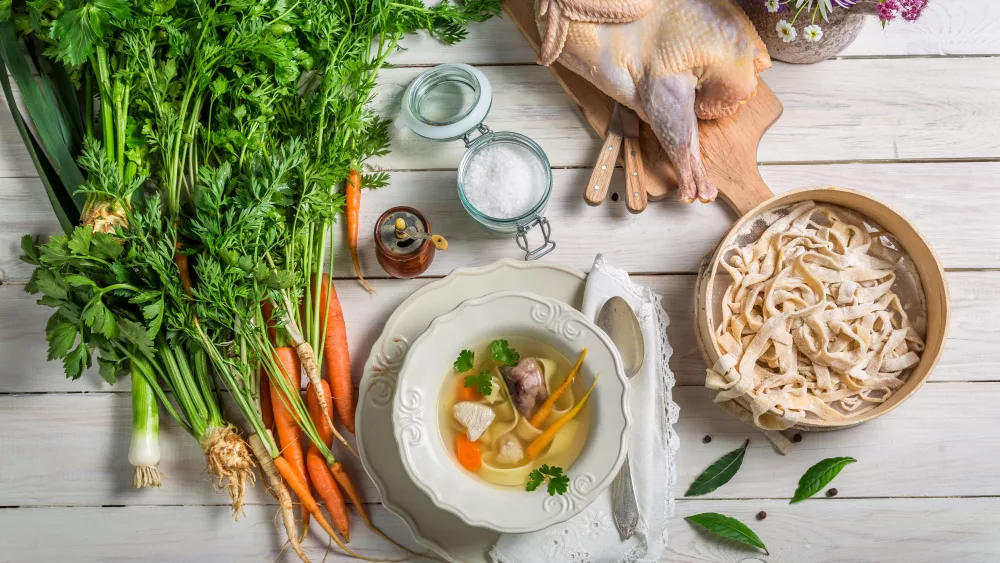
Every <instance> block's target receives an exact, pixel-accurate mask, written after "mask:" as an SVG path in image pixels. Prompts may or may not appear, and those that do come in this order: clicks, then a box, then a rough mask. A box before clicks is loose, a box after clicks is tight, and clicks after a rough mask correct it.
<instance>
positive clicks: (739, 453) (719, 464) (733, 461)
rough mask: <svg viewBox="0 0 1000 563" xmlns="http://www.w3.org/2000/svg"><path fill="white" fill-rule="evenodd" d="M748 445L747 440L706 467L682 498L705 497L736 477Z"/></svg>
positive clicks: (748, 441)
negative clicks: (741, 445)
mask: <svg viewBox="0 0 1000 563" xmlns="http://www.w3.org/2000/svg"><path fill="white" fill-rule="evenodd" d="M749 445H750V440H747V441H746V442H745V443H744V444H743V447H740V448H736V449H735V450H733V451H731V452H729V453H728V454H726V455H724V456H722V457H720V458H719V459H718V460H716V461H715V463H713V464H712V465H710V466H708V469H706V470H705V471H703V472H702V473H701V475H699V476H698V477H697V478H696V479H695V480H694V482H693V483H691V486H690V487H688V490H687V492H686V493H684V496H686V497H696V496H699V495H707V494H708V493H710V492H712V491H714V490H715V489H718V488H719V487H721V486H723V485H725V484H726V483H728V482H729V480H730V479H732V478H733V476H734V475H736V472H737V471H739V470H740V466H742V465H743V456H744V455H745V454H746V453H747V446H749Z"/></svg>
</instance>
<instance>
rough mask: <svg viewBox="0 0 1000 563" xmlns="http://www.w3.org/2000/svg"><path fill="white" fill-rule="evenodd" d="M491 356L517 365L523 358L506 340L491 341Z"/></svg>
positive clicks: (501, 361) (505, 363) (506, 363)
mask: <svg viewBox="0 0 1000 563" xmlns="http://www.w3.org/2000/svg"><path fill="white" fill-rule="evenodd" d="M490 357H491V358H493V359H494V360H496V361H498V362H500V363H501V364H504V365H508V366H516V365H517V362H518V360H520V359H521V355H520V354H518V353H517V350H515V349H513V348H511V347H510V345H509V344H508V343H507V341H506V340H494V341H493V342H491V343H490Z"/></svg>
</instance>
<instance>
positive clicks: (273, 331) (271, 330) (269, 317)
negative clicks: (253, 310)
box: [260, 301, 278, 346]
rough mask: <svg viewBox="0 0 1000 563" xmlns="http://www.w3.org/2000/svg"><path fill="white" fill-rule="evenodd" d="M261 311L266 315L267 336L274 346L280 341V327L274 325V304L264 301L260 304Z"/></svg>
mask: <svg viewBox="0 0 1000 563" xmlns="http://www.w3.org/2000/svg"><path fill="white" fill-rule="evenodd" d="M260 312H261V315H262V316H263V317H264V325H265V326H267V338H268V340H270V341H271V345H272V346H273V345H275V344H277V343H278V329H277V328H276V327H275V326H274V304H272V303H271V302H270V301H264V302H263V303H261V304H260Z"/></svg>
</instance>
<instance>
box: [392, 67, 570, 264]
mask: <svg viewBox="0 0 1000 563" xmlns="http://www.w3.org/2000/svg"><path fill="white" fill-rule="evenodd" d="M492 103H493V89H492V87H491V86H490V82H489V80H488V79H487V78H486V75H484V74H483V73H482V72H481V71H479V70H478V69H475V68H473V67H471V66H469V65H465V64H443V65H439V66H436V67H434V68H432V69H430V70H428V71H427V72H425V73H423V74H421V75H420V76H418V77H417V78H416V79H414V80H413V82H411V83H410V85H409V86H407V88H406V91H405V92H404V93H403V104H402V107H401V109H400V114H399V118H398V119H397V123H398V124H399V125H400V126H403V127H406V128H408V129H410V130H411V131H413V132H414V133H416V134H417V135H420V136H421V137H424V138H425V139H430V140H433V141H455V140H458V139H462V140H463V141H464V142H465V147H466V151H465V154H464V155H463V156H462V160H461V162H459V165H458V197H459V199H460V200H461V202H462V207H464V208H465V211H466V213H468V214H469V216H470V217H472V219H473V220H474V221H476V222H477V223H478V224H479V225H481V226H482V227H483V228H485V229H486V230H487V231H489V232H490V233H493V234H495V235H497V236H502V237H512V238H514V239H515V241H516V242H517V245H518V247H520V248H521V250H523V251H524V259H525V260H534V259H537V258H541V257H542V256H544V255H546V254H548V253H549V252H552V251H553V250H554V249H555V247H556V243H555V242H553V241H552V238H551V234H552V229H551V226H550V225H549V222H548V220H547V219H545V217H544V215H543V214H544V212H545V206H546V205H547V204H548V202H549V196H550V195H551V193H552V168H551V166H550V164H549V159H548V157H547V156H546V155H545V151H543V150H542V147H540V146H538V143H536V142H534V141H532V140H531V139H529V138H528V137H525V136H524V135H521V134H520V133H513V132H509V131H492V130H491V129H490V128H489V127H488V126H486V125H485V124H484V123H483V121H484V120H485V119H486V116H487V114H489V111H490V106H491V105H492ZM476 132H478V133H479V135H478V136H477V137H475V138H474V135H475V133H476ZM498 144H508V145H511V146H514V147H517V148H518V149H521V150H520V151H519V152H520V153H521V154H526V155H529V156H528V158H534V159H537V164H539V165H540V166H541V169H542V170H543V171H544V177H543V178H542V181H543V185H544V189H543V190H542V191H541V194H540V196H539V199H538V200H537V201H536V202H534V204H532V205H531V206H530V208H529V209H528V211H526V212H524V213H522V214H520V215H518V216H516V217H503V218H498V217H491V216H490V215H488V214H486V213H484V212H483V211H481V210H479V209H477V208H476V207H475V206H474V205H473V204H471V203H470V202H469V198H468V197H466V189H465V188H466V185H465V184H464V183H463V180H464V179H467V176H468V170H469V166H470V164H471V163H472V162H473V160H474V158H475V156H476V155H477V154H479V153H480V151H482V150H484V149H486V148H487V147H491V146H496V145H498ZM525 149H526V150H525ZM536 226H537V227H538V228H539V231H540V232H541V234H542V238H543V242H542V244H541V245H540V246H538V247H536V248H531V247H530V245H529V243H528V232H529V231H531V230H532V229H533V228H535V227H536Z"/></svg>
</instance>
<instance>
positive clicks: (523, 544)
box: [490, 255, 680, 563]
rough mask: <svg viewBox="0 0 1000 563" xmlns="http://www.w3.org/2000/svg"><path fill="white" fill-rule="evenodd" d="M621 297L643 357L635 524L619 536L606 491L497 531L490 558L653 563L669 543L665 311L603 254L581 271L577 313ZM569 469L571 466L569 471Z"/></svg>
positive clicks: (669, 381) (635, 419)
mask: <svg viewBox="0 0 1000 563" xmlns="http://www.w3.org/2000/svg"><path fill="white" fill-rule="evenodd" d="M615 295H618V296H621V297H623V298H624V299H625V300H626V301H628V303H629V304H630V305H632V309H633V310H634V311H635V312H636V315H637V316H638V317H639V324H640V325H641V327H642V333H643V336H644V337H645V344H646V356H645V360H644V361H643V365H642V369H640V370H639V373H638V374H636V375H635V377H633V378H632V379H630V380H629V383H630V385H631V388H632V389H631V395H630V401H631V408H632V433H631V437H630V439H629V448H628V451H629V463H630V464H631V466H632V481H633V483H634V485H635V492H636V497H637V499H638V501H639V526H638V528H637V529H636V532H635V535H634V536H632V538H631V539H629V540H628V541H624V542H623V541H621V537H620V536H619V535H618V530H617V529H616V528H615V524H614V520H613V519H612V512H611V491H610V489H609V490H607V491H605V492H603V493H602V494H601V496H599V497H597V500H595V501H594V503H593V504H592V505H590V506H589V507H588V508H587V509H585V510H584V511H583V512H581V513H580V514H578V515H577V516H575V517H574V518H572V519H570V520H568V521H566V522H563V523H562V524H556V525H555V526H551V527H549V528H547V529H545V530H541V531H538V532H533V533H530V534H505V535H503V536H500V539H499V540H498V541H497V543H496V545H494V546H493V548H492V549H491V550H490V557H491V558H492V559H493V561H494V563H538V562H539V561H551V562H553V563H556V562H558V563H638V562H650V563H653V562H656V561H659V560H660V554H661V553H662V551H663V548H664V547H665V546H666V545H667V521H668V520H669V518H670V515H671V513H673V508H674V484H675V483H676V482H677V471H676V465H675V463H674V455H675V454H676V452H677V447H678V445H679V444H680V442H679V440H678V438H677V435H676V434H675V433H674V430H673V425H674V423H675V422H677V415H678V412H679V409H678V408H677V405H676V404H675V403H674V402H673V400H672V398H671V392H672V390H673V387H674V374H673V373H672V372H671V371H670V367H669V365H668V363H669V361H670V354H671V353H672V350H671V348H670V344H669V343H668V342H667V324H668V323H669V319H668V318H667V313H666V312H665V311H664V310H663V307H662V305H661V304H660V296H659V295H656V294H655V293H653V292H652V291H651V290H650V289H649V288H648V287H644V286H641V285H637V284H635V283H633V282H632V281H631V280H630V279H629V277H628V273H626V272H625V271H623V270H619V269H618V268H615V267H614V266H611V265H610V264H608V263H607V262H606V261H605V260H604V257H603V256H602V255H598V256H597V259H596V260H595V261H594V268H593V269H592V270H591V271H590V275H589V276H588V277H587V288H586V290H585V292H584V296H583V313H584V314H585V315H587V316H588V317H590V318H591V319H594V318H596V317H597V312H598V311H600V309H601V307H603V306H604V303H605V302H606V301H607V300H608V299H610V298H611V297H613V296H615ZM569 472H570V473H571V474H572V469H570V471H569Z"/></svg>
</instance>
